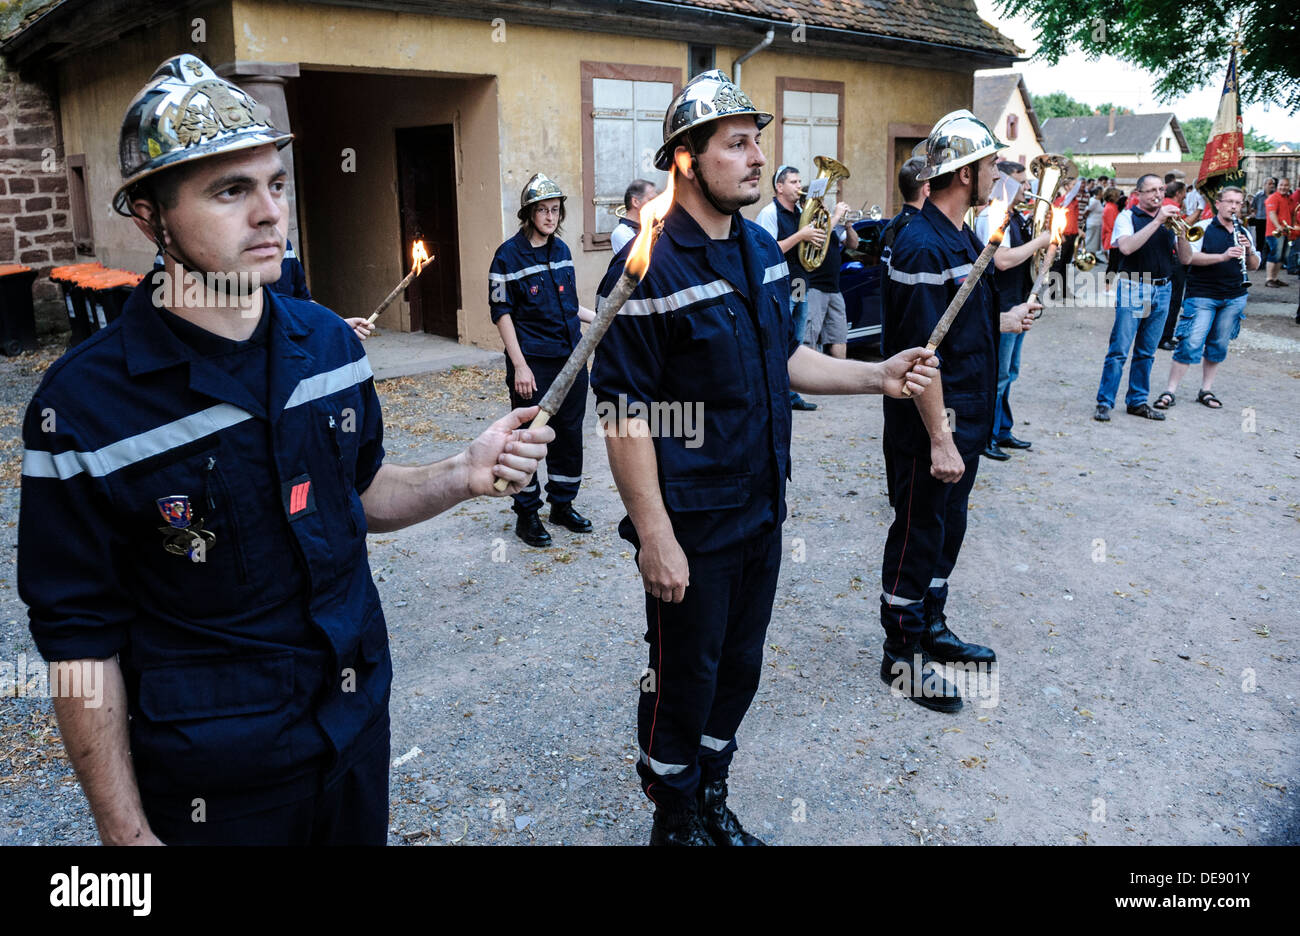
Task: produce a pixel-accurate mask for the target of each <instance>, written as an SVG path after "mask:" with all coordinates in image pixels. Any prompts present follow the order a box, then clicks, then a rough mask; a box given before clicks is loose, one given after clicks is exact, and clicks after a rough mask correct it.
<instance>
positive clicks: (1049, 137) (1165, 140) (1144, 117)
mask: <svg viewBox="0 0 1300 936" xmlns="http://www.w3.org/2000/svg"><path fill="white" fill-rule="evenodd" d="M1043 146H1044V147H1045V148H1046V149H1047V151H1048V152H1049V153H1062V154H1065V153H1072V154H1073V155H1075V156H1081V157H1084V158H1086V159H1087V160H1088V161H1089V162H1093V163H1101V164H1103V165H1110V166H1114V165H1115V164H1116V163H1177V162H1178V161H1179V160H1181V159H1182V155H1183V153H1187V152H1190V147H1188V145H1187V139H1186V137H1184V136H1183V128H1182V127H1181V126H1179V124H1178V118H1177V117H1175V116H1174V115H1173V114H1172V113H1167V114H1116V113H1115V112H1114V111H1111V113H1109V114H1106V115H1101V116H1095V117H1050V118H1048V119H1047V120H1044V121H1043ZM1193 171H1194V170H1193Z"/></svg>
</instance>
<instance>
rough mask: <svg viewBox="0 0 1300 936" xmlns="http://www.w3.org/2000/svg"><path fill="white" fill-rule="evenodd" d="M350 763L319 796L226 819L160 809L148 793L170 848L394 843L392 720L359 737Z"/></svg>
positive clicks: (151, 813)
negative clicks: (391, 837) (391, 826)
mask: <svg viewBox="0 0 1300 936" xmlns="http://www.w3.org/2000/svg"><path fill="white" fill-rule="evenodd" d="M357 744H358V749H357V751H356V752H355V753H354V754H350V755H349V757H348V759H347V762H346V764H345V765H343V766H341V767H340V768H337V769H335V770H331V771H328V772H327V771H321V773H320V775H319V777H318V778H317V792H316V795H315V796H312V797H309V798H306V799H299V800H296V801H294V802H291V803H288V804H286V805H284V806H277V807H274V808H271V809H266V810H263V811H261V812H256V813H252V814H251V815H247V816H239V817H237V818H233V819H223V818H221V816H220V811H219V810H218V811H215V812H209V813H208V815H207V816H206V818H205V821H203V822H196V821H194V819H193V816H192V814H178V813H175V812H173V811H172V810H171V809H163V808H159V807H158V806H157V805H156V804H152V803H151V802H150V798H149V796H148V795H147V794H144V793H143V792H142V799H143V804H144V810H145V815H146V816H147V817H148V819H149V827H150V828H151V829H152V830H153V833H154V835H156V836H158V838H159V839H160V840H161V841H162V842H163V843H164V844H166V845H385V844H387V842H388V770H389V764H388V755H389V721H388V716H387V715H385V716H384V717H383V718H382V719H381V720H380V721H379V722H376V723H375V725H374V727H372V728H368V729H366V731H365V733H364V734H363V735H362V736H361V738H360V739H358V742H357Z"/></svg>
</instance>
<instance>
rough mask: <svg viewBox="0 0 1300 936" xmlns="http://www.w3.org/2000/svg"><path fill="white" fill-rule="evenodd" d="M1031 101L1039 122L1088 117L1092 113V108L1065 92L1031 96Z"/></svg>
mask: <svg viewBox="0 0 1300 936" xmlns="http://www.w3.org/2000/svg"><path fill="white" fill-rule="evenodd" d="M1029 100H1030V102H1031V103H1032V104H1033V105H1034V113H1036V114H1037V115H1038V119H1039V120H1047V119H1049V118H1051V117H1087V116H1088V115H1090V114H1091V113H1092V108H1091V107H1089V106H1088V105H1087V104H1084V103H1082V102H1080V101H1076V100H1075V99H1074V98H1072V97H1070V96H1069V95H1068V94H1066V93H1065V92H1064V91H1053V92H1052V93H1051V94H1031V95H1029Z"/></svg>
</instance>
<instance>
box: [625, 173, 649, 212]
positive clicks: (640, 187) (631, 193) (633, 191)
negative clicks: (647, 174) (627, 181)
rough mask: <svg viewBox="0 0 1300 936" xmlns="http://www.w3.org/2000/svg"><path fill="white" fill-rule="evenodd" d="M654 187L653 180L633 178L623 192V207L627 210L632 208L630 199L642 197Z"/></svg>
mask: <svg viewBox="0 0 1300 936" xmlns="http://www.w3.org/2000/svg"><path fill="white" fill-rule="evenodd" d="M654 187H655V184H654V183H653V182H647V181H646V180H645V179H633V180H632V184H631V185H629V186H628V187H627V191H626V192H624V193H623V207H624V208H626V209H627V210H628V211H631V210H632V199H634V198H643V197H644V196H645V193H646V192H648V191H650V190H651V189H653V188H654Z"/></svg>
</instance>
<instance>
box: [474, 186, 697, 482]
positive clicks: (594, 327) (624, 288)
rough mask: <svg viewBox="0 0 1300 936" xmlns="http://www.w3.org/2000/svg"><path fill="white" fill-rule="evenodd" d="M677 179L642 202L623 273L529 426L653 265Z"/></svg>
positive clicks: (573, 376) (562, 389) (540, 421)
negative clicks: (653, 253)
mask: <svg viewBox="0 0 1300 936" xmlns="http://www.w3.org/2000/svg"><path fill="white" fill-rule="evenodd" d="M676 179H677V172H676V170H675V169H674V170H673V171H671V172H669V173H668V184H667V186H665V187H664V190H663V191H662V192H661V193H660V194H658V195H657V196H655V197H654V198H652V199H651V200H650V201H648V202H646V203H645V204H644V205H642V206H641V232H640V233H639V234H637V236H636V240H634V241H633V242H632V250H631V252H630V253H629V254H628V257H627V263H626V264H624V266H623V275H622V276H620V277H619V278H618V282H617V283H615V284H614V288H613V289H612V290H611V291H610V294H609V295H608V296H606V297H605V299H604V301H602V302H601V303H600V307H599V308H598V309H597V310H596V317H595V318H594V319H593V320H592V322H591V324H590V325H588V326H587V331H586V333H585V334H584V335H583V336H582V339H581V340H580V341H579V342H578V345H577V347H575V348H574V349H573V351H572V352H571V353H570V354H569V359H568V360H567V361H565V362H564V367H563V368H561V369H560V373H559V374H558V375H557V376H556V378H555V380H554V381H552V383H551V387H550V389H549V390H547V391H546V393H545V394H544V395H543V396H542V399H541V402H539V403H538V406H539V407H540V409H541V412H539V413H538V414H537V415H536V416H534V417H533V421H532V422H531V423H529V425H528V428H529V429H536V428H540V427H541V426H545V425H546V424H547V423H548V422H549V421H550V419H551V417H552V416H554V415H555V414H556V413H557V412H559V409H560V405H561V404H562V403H563V402H564V398H565V397H566V396H568V393H569V390H570V389H571V388H572V387H573V382H574V381H575V380H577V379H578V373H579V371H581V370H582V369H583V368H585V367H586V366H587V358H589V357H591V353H592V352H593V351H595V350H596V345H598V344H599V343H600V339H601V338H604V337H605V332H607V331H609V326H610V325H611V324H613V322H614V316H616V315H618V312H619V309H621V308H623V306H624V304H626V303H627V300H628V297H629V296H631V295H632V291H633V290H634V289H636V287H637V284H639V283H640V282H641V280H642V279H643V278H644V277H645V274H646V270H648V269H649V268H650V251H651V249H652V248H653V247H654V243H655V241H656V240H657V239H658V237H659V233H660V232H661V231H662V230H663V217H664V215H666V214H667V213H668V209H669V208H671V207H672V204H673V187H674V183H675V182H676ZM507 487H509V483H508V482H507V481H506V479H505V478H497V481H496V489H497V490H498V491H504V490H505V489H506V488H507Z"/></svg>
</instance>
